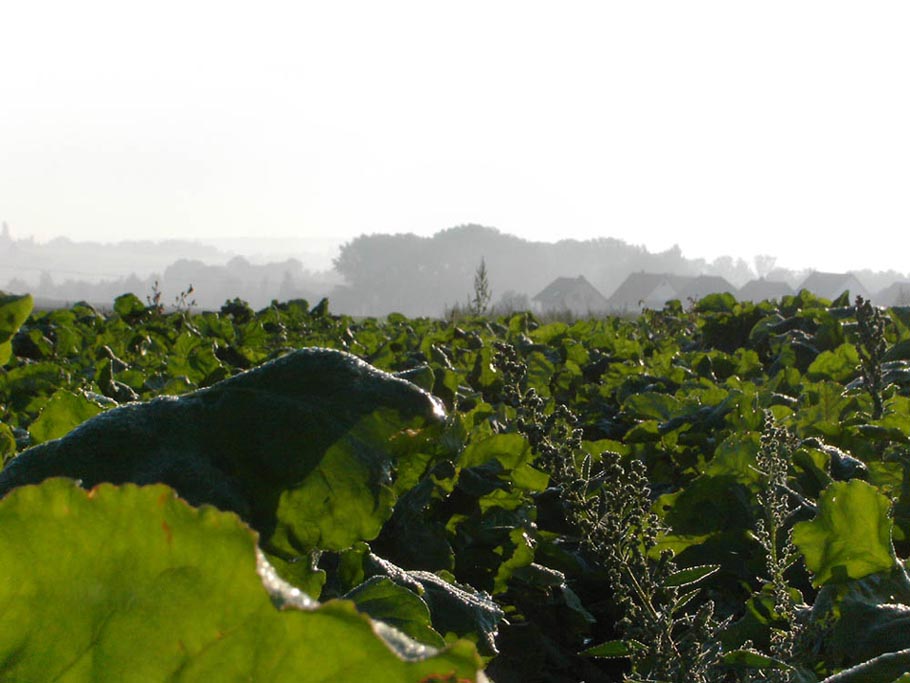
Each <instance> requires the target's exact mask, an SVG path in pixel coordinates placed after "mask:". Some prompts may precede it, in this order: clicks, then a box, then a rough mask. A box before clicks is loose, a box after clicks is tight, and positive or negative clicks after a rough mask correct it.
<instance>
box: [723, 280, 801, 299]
mask: <svg viewBox="0 0 910 683" xmlns="http://www.w3.org/2000/svg"><path fill="white" fill-rule="evenodd" d="M793 294H796V292H794V291H793V288H792V287H791V286H790V285H788V284H787V283H786V282H778V281H776V280H767V279H765V278H763V277H762V278H758V279H756V280H749V282H747V283H746V284H744V285H743V286H742V287H740V288H739V293H738V294H737V295H736V298H737V299H739V300H740V301H751V302H752V303H756V304H757V303H758V302H759V301H772V300H773V301H780V300H781V299H783V298H784V297H785V296H792V295H793Z"/></svg>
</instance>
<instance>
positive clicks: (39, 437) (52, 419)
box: [28, 389, 103, 444]
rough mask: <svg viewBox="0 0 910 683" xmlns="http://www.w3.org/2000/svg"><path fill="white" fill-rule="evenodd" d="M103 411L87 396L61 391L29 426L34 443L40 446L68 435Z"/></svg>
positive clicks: (55, 394)
mask: <svg viewBox="0 0 910 683" xmlns="http://www.w3.org/2000/svg"><path fill="white" fill-rule="evenodd" d="M102 410H103V409H102V408H101V406H99V405H98V404H97V403H95V402H94V401H92V400H91V399H90V398H88V397H87V396H86V395H85V394H82V393H78V394H74V393H73V392H71V391H66V390H65V389H59V390H58V391H56V392H54V395H53V396H51V397H50V399H48V401H47V403H45V404H44V408H43V409H42V410H41V413H39V415H38V417H37V418H36V419H35V421H34V422H32V424H31V425H29V428H28V432H29V434H31V437H32V443H33V444H39V443H43V442H45V441H50V440H51V439H58V438H60V437H61V436H63V435H64V434H68V433H69V432H70V431H72V430H73V428H74V427H76V426H78V425H80V424H82V423H83V422H85V421H86V420H88V419H89V418H91V417H94V416H95V415H97V414H98V413H100V412H101V411H102Z"/></svg>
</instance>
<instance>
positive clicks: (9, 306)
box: [0, 294, 34, 365]
mask: <svg viewBox="0 0 910 683" xmlns="http://www.w3.org/2000/svg"><path fill="white" fill-rule="evenodd" d="M33 306H34V301H32V295H31V294H23V295H21V296H16V295H14V294H7V295H4V296H0V365H6V364H7V363H8V362H9V359H10V358H11V357H12V355H13V345H12V344H11V343H10V340H11V339H12V338H13V335H14V334H16V332H17V331H18V330H19V328H20V327H22V324H23V323H24V322H25V321H26V320H28V316H29V314H30V313H31V312H32V307H33Z"/></svg>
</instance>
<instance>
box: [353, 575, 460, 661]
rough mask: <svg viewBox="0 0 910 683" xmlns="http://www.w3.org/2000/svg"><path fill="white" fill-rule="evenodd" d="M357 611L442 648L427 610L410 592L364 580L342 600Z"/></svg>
mask: <svg viewBox="0 0 910 683" xmlns="http://www.w3.org/2000/svg"><path fill="white" fill-rule="evenodd" d="M344 597H345V599H346V600H353V601H354V604H355V605H357V609H359V610H360V611H361V612H364V613H366V614H369V615H370V616H371V617H373V618H374V619H378V620H379V621H383V622H385V623H387V624H389V625H390V626H394V627H395V628H397V629H398V630H399V631H401V632H402V633H404V634H406V635H408V636H410V637H411V638H413V639H414V640H416V641H417V642H419V643H424V644H425V645H431V646H433V647H444V646H445V640H443V638H442V636H440V635H439V634H438V633H437V632H436V631H434V630H433V627H432V625H431V623H430V609H429V607H427V604H426V603H425V602H424V601H423V600H421V599H420V597H419V596H417V595H416V594H415V593H413V592H412V591H409V590H408V589H407V588H404V587H403V586H399V585H398V584H397V583H395V582H394V581H392V580H391V579H388V578H386V577H384V576H374V577H372V578H370V579H367V580H366V581H365V582H364V583H362V584H360V585H359V586H357V587H356V588H354V589H353V590H352V591H350V592H348V593H347V595H345V596H344Z"/></svg>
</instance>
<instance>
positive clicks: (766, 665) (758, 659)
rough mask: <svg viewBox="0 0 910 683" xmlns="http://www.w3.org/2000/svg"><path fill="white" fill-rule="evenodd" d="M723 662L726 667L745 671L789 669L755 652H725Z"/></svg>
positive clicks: (779, 662) (778, 661)
mask: <svg viewBox="0 0 910 683" xmlns="http://www.w3.org/2000/svg"><path fill="white" fill-rule="evenodd" d="M723 662H724V664H726V665H727V666H732V667H735V668H738V669H739V668H746V669H789V668H790V667H789V666H788V665H787V664H786V663H784V662H782V661H780V660H779V659H774V657H769V656H767V655H763V654H761V653H759V652H756V651H755V650H731V651H730V652H725V653H724V656H723Z"/></svg>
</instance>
